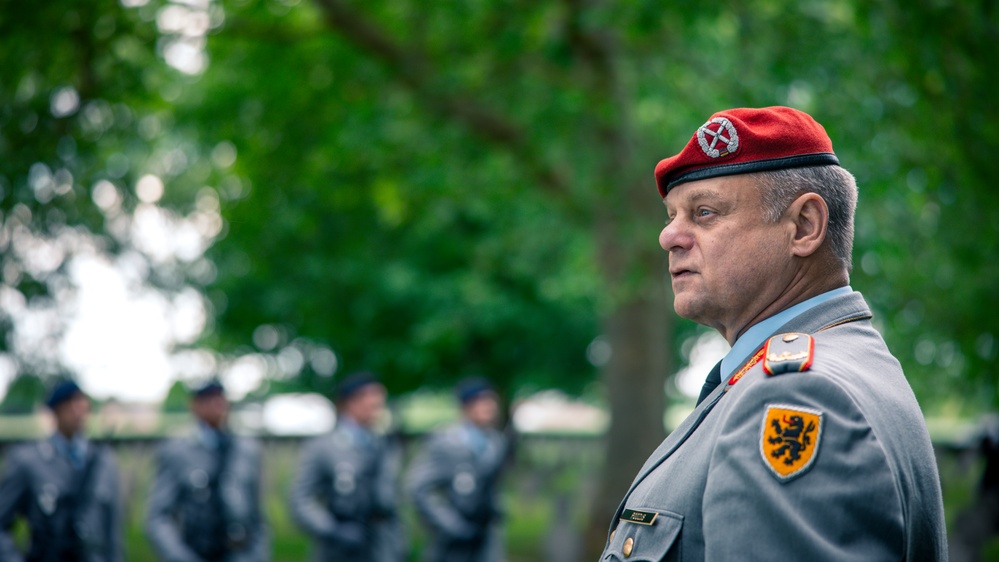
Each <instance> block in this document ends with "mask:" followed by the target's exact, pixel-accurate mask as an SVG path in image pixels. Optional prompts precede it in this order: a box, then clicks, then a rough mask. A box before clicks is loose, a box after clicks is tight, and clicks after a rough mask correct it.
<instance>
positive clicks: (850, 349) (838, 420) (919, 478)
mask: <svg viewBox="0 0 999 562" xmlns="http://www.w3.org/2000/svg"><path fill="white" fill-rule="evenodd" d="M870 316H871V314H870V310H869V309H868V307H867V305H866V303H865V302H864V299H863V297H862V296H861V295H860V293H856V292H854V293H851V294H847V295H843V296H839V297H835V298H833V299H831V300H829V301H827V302H825V303H823V304H820V305H819V306H817V307H815V308H813V309H811V310H809V311H807V312H805V313H803V314H802V315H800V316H798V317H797V318H794V319H792V320H791V321H789V322H788V323H787V324H785V325H784V326H783V327H782V328H781V329H780V330H778V333H779V334H780V333H787V332H801V333H804V334H811V335H812V337H813V338H814V352H813V354H812V359H813V362H812V364H811V367H810V368H809V369H808V370H806V371H804V372H790V373H784V374H778V375H775V376H769V377H768V376H767V374H766V373H765V372H764V370H763V363H762V362H761V363H758V364H756V365H755V366H754V367H752V368H751V369H750V370H749V371H748V372H747V373H746V375H745V376H744V377H743V378H742V379H741V380H740V381H739V382H738V383H736V384H734V385H732V386H731V387H729V386H728V385H727V382H728V381H727V380H725V379H723V380H722V384H721V385H719V387H718V388H716V389H715V390H714V391H713V392H712V393H711V394H710V395H708V397H707V398H706V399H705V400H704V401H703V402H702V403H701V404H700V405H698V407H697V408H696V409H695V410H694V411H693V413H692V414H691V415H690V416H689V417H688V418H687V419H686V420H685V421H684V422H683V423H681V424H680V426H679V427H677V428H676V430H675V431H673V432H672V433H671V434H670V435H669V436H668V437H667V438H666V440H665V441H663V443H662V444H661V445H660V446H659V448H658V449H656V451H655V452H654V453H653V454H652V456H651V457H649V460H648V461H646V463H645V466H644V467H643V468H642V469H641V471H640V472H639V474H638V476H637V478H636V479H635V481H634V483H633V484H632V486H631V489H630V490H629V491H628V493H627V495H626V496H625V498H624V501H623V502H622V504H621V507H620V508H619V509H618V512H617V513H616V514H615V516H614V519H613V522H612V525H611V529H612V534H611V535H610V538H609V539H608V541H607V545H606V548H605V550H604V553H603V555H602V556H601V560H602V561H623V560H626V559H627V560H628V561H629V562H638V561H653V560H654V561H657V562H658V561H660V560H663V561H675V560H711V561H713V562H714V561H725V560H740V561H742V560H809V561H826V560H829V561H839V560H865V561H875V560H894V561H898V560H908V561H935V560H946V558H947V549H946V536H945V531H944V520H943V505H942V501H941V494H940V480H939V476H938V473H937V467H936V461H935V459H934V455H933V449H932V447H931V444H930V438H929V434H928V432H927V430H926V423H925V422H924V420H923V417H922V414H921V412H920V409H919V405H918V404H917V403H916V399H915V396H914V395H913V393H912V390H911V388H910V387H909V384H908V383H907V382H906V380H905V376H904V375H903V373H902V369H901V366H900V365H899V363H898V361H897V360H896V359H895V358H894V357H893V356H892V355H891V354H890V353H889V351H888V349H887V347H886V346H885V343H884V340H883V339H882V338H881V335H880V334H879V333H878V332H877V331H876V330H875V329H874V328H873V327H872V325H871V322H870ZM791 337H793V336H791ZM782 339H784V338H775V340H782ZM772 341H773V340H772ZM802 341H807V338H804V339H803V340H802ZM792 355H793V354H792ZM747 361H748V358H747ZM726 388H729V390H727V391H726Z"/></svg>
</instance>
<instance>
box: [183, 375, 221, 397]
mask: <svg viewBox="0 0 999 562" xmlns="http://www.w3.org/2000/svg"><path fill="white" fill-rule="evenodd" d="M219 394H225V387H223V386H222V383H221V382H219V380H218V379H211V380H210V381H208V382H206V383H204V384H202V385H200V386H196V387H194V388H193V389H191V397H192V398H207V397H209V396H217V395H219Z"/></svg>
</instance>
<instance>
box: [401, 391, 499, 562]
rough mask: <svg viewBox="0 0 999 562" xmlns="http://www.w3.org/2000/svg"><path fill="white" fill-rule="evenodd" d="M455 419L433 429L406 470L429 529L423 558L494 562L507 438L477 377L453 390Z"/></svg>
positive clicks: (494, 406)
mask: <svg viewBox="0 0 999 562" xmlns="http://www.w3.org/2000/svg"><path fill="white" fill-rule="evenodd" d="M456 394H457V398H458V401H459V403H460V404H461V412H462V419H461V421H460V422H459V423H456V424H454V425H451V426H448V427H445V428H443V429H441V430H438V431H436V432H434V433H433V434H432V435H431V436H430V437H429V438H428V439H427V442H426V443H425V444H424V445H423V448H422V450H421V451H420V452H419V453H418V454H417V456H416V458H415V459H414V460H413V463H412V465H411V466H410V468H409V470H408V472H407V478H406V489H407V492H408V495H409V496H410V497H411V498H412V500H413V503H414V504H415V505H416V509H417V512H418V513H419V514H420V518H421V520H422V521H423V523H424V525H425V526H426V527H427V528H428V529H429V531H430V535H431V536H430V541H429V543H428V544H427V548H426V553H425V559H426V560H427V561H428V562H499V561H500V560H503V553H504V549H503V537H502V534H501V527H500V520H501V509H500V506H499V498H498V489H499V486H498V484H499V478H500V473H501V471H502V470H503V468H504V465H505V464H506V463H505V461H506V459H507V457H508V442H507V439H506V438H505V437H504V435H503V434H501V433H500V432H499V431H497V430H496V429H495V428H494V425H495V423H496V420H497V418H498V415H499V402H498V399H497V396H496V393H495V392H494V391H493V390H492V388H491V387H490V386H489V384H488V383H487V382H486V381H485V380H483V379H480V378H470V379H466V380H465V381H462V383H460V384H459V385H458V387H457V389H456Z"/></svg>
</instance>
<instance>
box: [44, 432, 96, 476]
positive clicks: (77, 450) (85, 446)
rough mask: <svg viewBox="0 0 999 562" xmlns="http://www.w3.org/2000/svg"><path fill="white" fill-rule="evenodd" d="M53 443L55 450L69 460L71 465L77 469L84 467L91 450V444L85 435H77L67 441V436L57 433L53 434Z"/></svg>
mask: <svg viewBox="0 0 999 562" xmlns="http://www.w3.org/2000/svg"><path fill="white" fill-rule="evenodd" d="M51 441H52V445H53V447H55V450H56V451H59V454H61V455H63V456H65V457H66V458H67V459H69V461H70V463H72V464H73V465H74V466H76V467H77V468H80V466H82V464H83V461H84V460H85V459H86V458H87V451H88V450H89V448H90V442H89V441H87V438H86V437H84V436H83V434H81V433H77V434H76V435H74V436H73V437H72V438H70V439H67V438H66V436H65V435H63V434H61V433H59V432H58V431H57V432H55V433H53V434H52V439H51Z"/></svg>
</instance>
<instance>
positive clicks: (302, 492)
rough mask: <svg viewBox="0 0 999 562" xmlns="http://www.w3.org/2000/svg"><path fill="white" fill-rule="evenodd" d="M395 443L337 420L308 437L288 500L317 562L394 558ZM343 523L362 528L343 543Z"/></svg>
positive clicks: (397, 544) (398, 530) (399, 551)
mask: <svg viewBox="0 0 999 562" xmlns="http://www.w3.org/2000/svg"><path fill="white" fill-rule="evenodd" d="M400 465H401V457H400V451H399V448H398V447H396V446H395V445H394V444H393V443H391V442H390V441H389V440H387V439H385V438H384V437H381V436H378V435H375V434H373V433H371V432H368V431H366V430H362V429H361V428H360V427H358V426H357V425H356V424H353V423H350V422H347V421H341V422H339V423H337V425H336V427H335V428H334V429H333V431H332V432H331V433H329V434H327V435H321V436H319V437H315V438H313V439H311V440H310V441H308V442H307V443H306V444H305V445H304V446H303V449H302V453H301V455H300V459H299V465H298V471H297V472H296V474H295V478H294V480H293V482H292V486H291V491H290V493H289V497H288V501H289V506H290V510H291V515H292V517H293V518H294V520H295V522H296V523H297V524H298V525H299V527H301V528H302V530H304V531H305V532H306V533H308V534H309V536H311V537H312V539H313V549H312V559H313V560H316V561H321V562H340V561H344V562H397V561H399V560H402V559H403V556H404V549H405V548H406V542H405V537H404V536H403V532H402V526H401V525H400V523H399V520H398V518H397V512H396V503H397V502H396V499H397V496H398V479H399V470H400ZM347 527H354V528H355V529H356V528H361V529H363V532H364V537H363V540H361V541H353V542H345V541H344V540H343V537H342V534H341V532H342V531H343V529H345V528H347Z"/></svg>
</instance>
